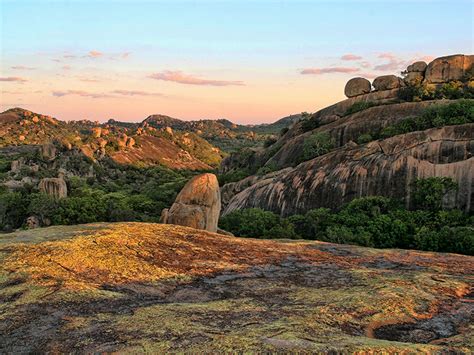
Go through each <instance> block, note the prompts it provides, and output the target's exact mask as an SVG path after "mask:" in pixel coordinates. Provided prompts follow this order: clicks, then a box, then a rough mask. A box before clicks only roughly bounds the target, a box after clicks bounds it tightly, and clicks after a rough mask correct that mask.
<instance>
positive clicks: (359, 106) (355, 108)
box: [344, 101, 377, 116]
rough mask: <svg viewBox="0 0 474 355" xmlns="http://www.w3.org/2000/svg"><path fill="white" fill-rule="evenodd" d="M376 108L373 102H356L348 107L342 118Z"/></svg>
mask: <svg viewBox="0 0 474 355" xmlns="http://www.w3.org/2000/svg"><path fill="white" fill-rule="evenodd" d="M374 106H377V104H376V103H375V102H371V101H357V102H355V103H354V104H352V106H351V107H349V108H348V109H347V110H346V112H345V113H344V116H349V115H352V114H353V113H356V112H359V111H363V110H367V109H368V108H371V107H374Z"/></svg>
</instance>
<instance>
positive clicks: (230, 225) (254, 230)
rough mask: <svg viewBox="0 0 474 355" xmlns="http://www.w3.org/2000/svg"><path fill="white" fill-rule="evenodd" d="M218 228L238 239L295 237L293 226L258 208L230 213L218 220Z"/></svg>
mask: <svg viewBox="0 0 474 355" xmlns="http://www.w3.org/2000/svg"><path fill="white" fill-rule="evenodd" d="M219 226H220V227H221V228H222V229H224V230H227V231H229V232H232V233H234V234H235V235H236V236H239V237H253V238H262V237H264V238H270V239H272V238H273V239H274V238H293V237H295V232H294V228H293V225H292V224H291V223H290V222H289V221H288V220H286V219H284V218H280V216H278V215H276V214H275V213H273V212H269V211H264V210H262V209H259V208H249V209H245V210H238V211H234V212H231V213H229V214H228V215H227V216H224V217H222V218H221V219H220V221H219Z"/></svg>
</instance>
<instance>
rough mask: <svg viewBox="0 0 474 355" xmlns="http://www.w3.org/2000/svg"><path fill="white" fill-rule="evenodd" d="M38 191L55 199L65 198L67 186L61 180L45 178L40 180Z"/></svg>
mask: <svg viewBox="0 0 474 355" xmlns="http://www.w3.org/2000/svg"><path fill="white" fill-rule="evenodd" d="M38 189H39V190H40V191H41V192H43V193H46V194H48V195H50V196H53V197H55V198H63V197H67V185H66V182H65V181H64V179H62V178H45V179H41V180H40V182H39V185H38Z"/></svg>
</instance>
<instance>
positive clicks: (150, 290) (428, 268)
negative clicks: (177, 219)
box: [0, 223, 474, 353]
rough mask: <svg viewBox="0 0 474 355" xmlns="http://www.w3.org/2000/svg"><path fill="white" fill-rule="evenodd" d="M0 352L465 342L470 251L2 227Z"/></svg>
mask: <svg viewBox="0 0 474 355" xmlns="http://www.w3.org/2000/svg"><path fill="white" fill-rule="evenodd" d="M0 260H1V262H0V300H1V302H0V319H1V321H0V352H2V353H31V352H38V351H39V352H53V353H65V352H66V353H69V352H77V351H80V352H94V353H98V352H151V353H157V352H158V353H161V352H194V353H196V352H197V353H206V352H215V351H220V352H236V351H238V352H242V351H246V352H256V351H258V352H261V351H266V352H289V351H291V352H330V351H333V352H356V351H359V352H361V351H368V350H370V351H372V352H423V353H446V352H456V353H463V352H464V353H468V352H469V351H471V350H472V349H473V348H474V343H473V339H474V328H473V326H472V315H473V311H474V306H473V305H474V304H473V303H472V287H473V286H474V285H473V283H472V277H471V276H472V274H473V273H474V260H473V258H472V257H467V256H460V255H455V254H436V253H428V252H415V251H400V250H389V249H387V250H374V249H368V248H360V247H354V246H341V245H334V244H329V243H322V242H302V241H291V242H290V241H260V240H253V239H238V238H232V237H226V236H222V235H217V234H213V233H209V232H204V231H198V230H195V229H190V228H186V227H178V226H173V225H158V224H143V223H142V224H140V223H117V224H89V225H78V226H69V227H64V226H62V227H59V226H58V227H49V228H44V229H37V230H33V231H23V232H17V233H13V234H8V235H2V236H0Z"/></svg>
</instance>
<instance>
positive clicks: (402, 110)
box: [267, 100, 450, 168]
mask: <svg viewBox="0 0 474 355" xmlns="http://www.w3.org/2000/svg"><path fill="white" fill-rule="evenodd" d="M449 102H450V101H448V100H436V101H424V102H405V103H399V104H392V105H381V106H375V107H371V108H369V109H366V110H363V111H360V112H356V113H354V114H352V115H348V116H345V117H341V118H339V119H338V120H336V121H334V122H331V123H328V124H325V125H323V126H321V127H319V128H316V129H315V130H313V131H310V132H306V133H304V134H300V135H297V136H295V137H292V138H290V139H288V140H287V141H285V142H284V143H283V142H282V146H281V148H280V149H279V150H278V151H277V152H276V153H275V154H274V155H273V156H272V157H271V158H270V159H269V160H268V161H267V164H274V165H276V166H277V167H278V168H283V167H287V166H291V165H294V162H295V161H297V158H298V156H299V154H301V151H302V149H303V143H304V141H305V139H306V138H308V137H309V136H310V135H311V134H313V133H316V132H327V133H329V135H330V136H331V138H332V139H333V141H334V143H335V147H341V146H343V145H345V144H347V143H348V142H350V141H357V139H358V138H359V136H361V135H362V134H373V135H375V134H376V133H378V132H379V131H380V130H381V129H383V128H384V127H386V126H388V125H390V124H393V123H396V122H398V121H400V120H403V119H405V118H407V117H413V116H419V115H420V114H421V113H422V112H423V111H424V110H425V109H426V107H428V106H429V105H433V104H445V103H449Z"/></svg>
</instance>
